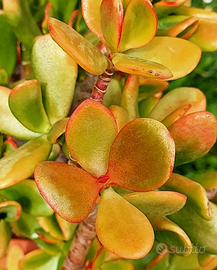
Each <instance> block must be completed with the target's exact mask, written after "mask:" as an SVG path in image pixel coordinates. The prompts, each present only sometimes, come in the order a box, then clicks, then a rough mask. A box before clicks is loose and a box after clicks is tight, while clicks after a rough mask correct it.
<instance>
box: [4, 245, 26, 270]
mask: <svg viewBox="0 0 217 270" xmlns="http://www.w3.org/2000/svg"><path fill="white" fill-rule="evenodd" d="M23 256H24V251H23V249H22V248H21V247H20V246H18V245H14V246H10V247H9V248H8V251H7V259H6V267H7V270H19V261H20V259H21V258H22V257H23Z"/></svg>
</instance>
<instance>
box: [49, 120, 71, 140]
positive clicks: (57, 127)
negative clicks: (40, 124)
mask: <svg viewBox="0 0 217 270" xmlns="http://www.w3.org/2000/svg"><path fill="white" fill-rule="evenodd" d="M68 120H69V118H63V119H62V120H60V121H58V122H56V123H55V124H54V125H53V126H52V128H51V129H50V130H49V132H48V135H47V139H48V140H49V141H50V142H51V143H56V142H57V139H58V138H59V137H60V136H61V135H62V134H63V133H64V132H65V130H66V125H67V123H68Z"/></svg>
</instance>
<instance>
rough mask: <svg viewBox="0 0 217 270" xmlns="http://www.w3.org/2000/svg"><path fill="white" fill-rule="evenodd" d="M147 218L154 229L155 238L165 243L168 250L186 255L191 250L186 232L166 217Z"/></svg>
mask: <svg viewBox="0 0 217 270" xmlns="http://www.w3.org/2000/svg"><path fill="white" fill-rule="evenodd" d="M149 220H150V222H151V224H152V226H153V228H154V230H155V235H156V239H157V240H158V242H160V243H166V244H167V245H168V250H169V251H170V252H171V253H172V254H174V253H177V254H179V255H183V256H188V255H189V254H190V253H191V251H192V244H191V240H190V239H189V237H188V236H187V234H186V233H185V232H184V231H183V230H182V229H181V228H180V227H179V226H178V225H177V224H175V223H173V222H172V221H170V220H169V219H168V218H166V217H154V216H150V217H149Z"/></svg>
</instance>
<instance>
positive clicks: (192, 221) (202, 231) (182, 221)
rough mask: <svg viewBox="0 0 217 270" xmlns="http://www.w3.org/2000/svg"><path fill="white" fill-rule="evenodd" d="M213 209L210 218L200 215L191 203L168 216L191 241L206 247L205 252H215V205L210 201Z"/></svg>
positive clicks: (216, 220)
mask: <svg viewBox="0 0 217 270" xmlns="http://www.w3.org/2000/svg"><path fill="white" fill-rule="evenodd" d="M210 206H211V208H212V211H213V218H212V220H206V219H204V218H202V217H200V216H199V215H198V214H197V213H196V212H195V211H194V209H193V208H192V207H191V203H190V202H189V203H188V202H187V203H186V205H185V206H184V207H183V208H182V209H181V210H180V211H178V212H176V213H174V214H172V215H171V216H169V219H171V220H172V221H173V222H175V223H176V224H178V225H179V226H180V227H181V228H182V229H183V230H184V231H185V232H186V233H187V235H188V236H189V238H190V239H191V241H192V243H197V244H198V246H199V247H203V248H205V249H206V252H208V253H211V254H217V247H216V244H215V243H216V241H217V226H216V224H217V206H216V205H215V204H213V203H211V202H210Z"/></svg>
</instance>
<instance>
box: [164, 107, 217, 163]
mask: <svg viewBox="0 0 217 270" xmlns="http://www.w3.org/2000/svg"><path fill="white" fill-rule="evenodd" d="M169 131H170V134H171V136H172V137H173V139H174V141H175V145H176V165H179V164H183V163H188V162H191V161H193V160H195V159H197V158H200V157H202V156H204V155H205V154H206V153H207V152H208V151H209V150H210V149H211V148H212V146H213V145H214V143H215V142H216V136H217V121H216V117H215V116H214V115H213V114H211V113H210V112H207V111H204V112H195V113H191V114H188V115H186V116H183V117H181V118H180V119H179V120H177V121H176V122H175V123H173V124H172V126H170V127H169Z"/></svg>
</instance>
